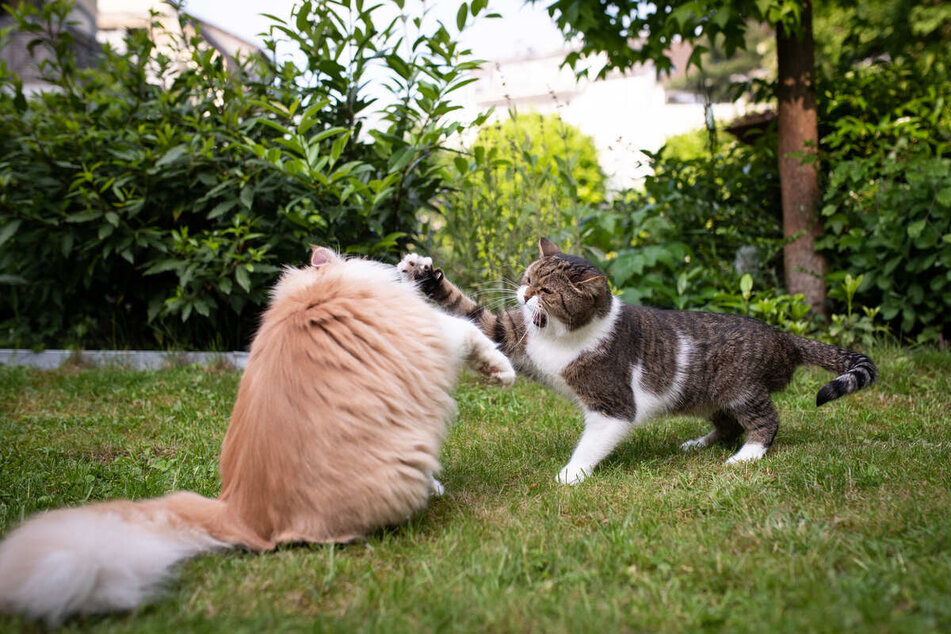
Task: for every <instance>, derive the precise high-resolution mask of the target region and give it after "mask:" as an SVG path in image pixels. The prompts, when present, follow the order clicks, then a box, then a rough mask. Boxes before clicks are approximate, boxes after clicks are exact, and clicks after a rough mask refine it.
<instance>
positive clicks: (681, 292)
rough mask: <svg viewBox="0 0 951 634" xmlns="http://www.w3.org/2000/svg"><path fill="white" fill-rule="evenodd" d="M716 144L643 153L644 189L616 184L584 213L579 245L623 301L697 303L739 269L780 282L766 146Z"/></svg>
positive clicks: (731, 283) (775, 195)
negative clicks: (646, 159)
mask: <svg viewBox="0 0 951 634" xmlns="http://www.w3.org/2000/svg"><path fill="white" fill-rule="evenodd" d="M723 148H724V149H723V152H722V153H721V154H717V155H715V156H712V157H710V156H708V157H698V158H687V159H684V158H680V157H678V156H669V155H668V154H667V153H665V151H664V150H662V151H661V152H659V153H658V154H652V155H649V156H650V159H651V165H652V167H653V170H654V173H653V175H651V176H649V177H648V178H647V179H646V180H645V183H644V188H643V189H642V190H629V191H626V192H622V193H621V194H620V195H619V196H618V197H616V198H615V200H614V201H613V205H612V208H611V210H610V211H609V212H604V213H601V214H600V215H598V216H597V217H595V218H592V219H591V222H590V224H591V225H594V226H593V227H591V228H590V229H589V230H588V232H587V234H586V235H587V236H588V237H587V238H586V245H587V246H588V247H589V249H590V250H591V251H592V252H593V253H594V254H595V256H596V257H598V258H600V259H601V260H602V262H603V263H604V264H605V266H606V267H607V269H608V270H609V271H610V274H611V276H612V280H613V283H614V284H615V285H616V286H617V287H618V288H619V289H620V291H621V292H622V294H623V296H624V297H625V299H627V300H628V301H632V302H634V303H640V302H642V301H643V302H647V303H651V304H652V305H655V306H660V307H673V308H692V307H699V306H704V305H706V304H707V303H708V302H709V301H710V300H711V298H712V297H713V296H714V295H715V294H716V293H717V292H718V291H720V290H722V289H728V288H733V289H736V288H737V284H738V282H739V279H740V276H741V274H742V273H743V272H749V273H751V274H752V275H753V276H754V277H755V278H756V280H757V282H758V284H759V285H761V286H765V287H770V288H779V287H780V281H781V280H782V270H781V264H782V262H781V257H780V251H781V249H782V244H783V242H782V229H781V219H780V213H781V212H780V205H779V186H778V176H777V170H776V155H775V151H774V150H771V148H770V146H769V145H768V143H762V144H761V145H757V146H755V147H749V146H742V145H738V144H734V145H724V146H723ZM738 257H739V259H740V260H743V261H741V262H740V263H739V264H740V266H737V259H738ZM738 269H739V270H738Z"/></svg>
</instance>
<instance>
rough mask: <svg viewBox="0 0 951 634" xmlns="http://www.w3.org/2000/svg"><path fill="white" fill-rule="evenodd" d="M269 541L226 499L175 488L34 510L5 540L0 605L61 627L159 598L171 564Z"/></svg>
mask: <svg viewBox="0 0 951 634" xmlns="http://www.w3.org/2000/svg"><path fill="white" fill-rule="evenodd" d="M238 544H244V545H247V546H250V547H252V548H260V547H267V546H268V544H265V543H262V542H260V540H257V539H256V538H255V537H254V536H253V535H250V534H249V532H248V531H247V530H246V529H245V528H244V527H243V525H242V523H241V522H239V521H236V520H234V519H233V518H231V517H230V513H228V509H227V506H226V505H225V503H224V502H220V501H218V500H210V499H208V498H204V497H201V496H200V495H197V494H194V493H173V494H171V495H167V496H165V497H162V498H157V499H154V500H144V501H141V502H125V501H122V502H107V503H103V504H95V505H91V506H85V507H79V508H71V509H59V510H55V511H49V512H46V513H41V514H39V515H35V516H33V517H32V518H30V519H28V520H27V521H26V522H24V523H23V524H22V525H20V526H19V527H17V528H16V529H15V530H13V531H12V532H11V533H10V534H9V535H7V537H6V538H5V539H4V540H3V542H0V609H2V610H3V611H6V612H15V613H20V614H25V615H26V616H28V617H30V618H32V619H36V620H40V619H42V620H44V621H46V623H47V624H49V625H56V624H58V623H60V622H62V620H63V619H65V618H66V617H68V616H70V615H73V614H88V613H94V612H108V611H112V610H128V609H131V608H134V607H136V606H138V605H142V604H143V603H146V602H148V601H149V600H151V599H153V598H154V597H155V595H156V594H157V592H158V591H159V590H160V588H161V586H162V583H163V582H164V581H166V580H167V579H168V578H169V575H170V573H171V569H172V567H173V566H174V565H175V564H176V563H178V562H180V561H182V560H184V559H187V558H189V557H192V556H194V555H197V554H199V553H202V552H206V551H212V550H219V549H225V548H230V547H233V546H235V545H238Z"/></svg>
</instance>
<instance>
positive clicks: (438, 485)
mask: <svg viewBox="0 0 951 634" xmlns="http://www.w3.org/2000/svg"><path fill="white" fill-rule="evenodd" d="M429 488H430V490H431V491H432V496H433V497H434V498H438V497H440V496H442V495H443V494H444V493H445V492H446V487H444V486H443V484H442V482H440V481H439V480H437V479H436V478H434V477H433V476H429Z"/></svg>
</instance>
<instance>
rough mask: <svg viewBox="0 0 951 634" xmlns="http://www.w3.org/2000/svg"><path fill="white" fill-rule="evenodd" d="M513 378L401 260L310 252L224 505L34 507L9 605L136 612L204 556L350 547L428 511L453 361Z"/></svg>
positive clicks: (238, 433) (280, 297) (252, 402)
mask: <svg viewBox="0 0 951 634" xmlns="http://www.w3.org/2000/svg"><path fill="white" fill-rule="evenodd" d="M462 361H469V362H470V363H471V364H472V365H473V366H474V367H476V368H477V369H480V370H482V371H483V372H485V373H486V374H488V375H489V376H490V377H492V378H494V379H495V380H496V381H498V382H502V383H511V381H512V380H514V376H515V375H514V372H513V370H512V368H511V366H510V365H509V363H508V361H507V360H506V359H505V357H504V356H502V355H501V353H499V352H498V351H497V350H496V349H495V347H494V346H493V345H492V343H491V342H490V341H489V340H488V339H487V338H485V337H484V336H483V335H481V333H479V332H478V330H477V329H476V328H475V327H474V326H473V325H472V324H470V323H469V322H466V321H464V320H460V319H457V318H454V317H449V316H448V315H445V314H444V313H441V312H439V311H437V310H436V309H435V308H433V307H431V306H430V305H429V304H428V303H427V302H426V301H425V300H424V299H423V298H422V297H421V296H420V295H419V294H418V293H417V292H416V290H415V288H414V287H413V285H412V284H408V283H403V282H401V281H400V280H399V275H398V273H397V271H396V269H394V268H393V267H388V266H386V265H382V264H378V263H374V262H370V261H367V260H359V259H350V260H346V259H343V258H340V257H338V256H337V255H336V254H334V253H333V252H331V251H329V250H327V249H322V248H315V250H314V253H313V255H312V266H310V267H307V268H301V269H294V268H290V269H287V270H286V271H285V273H284V275H283V276H282V277H281V279H280V281H279V282H278V284H277V285H276V287H275V288H274V291H273V295H272V302H271V306H270V307H269V309H268V311H267V312H266V313H265V315H264V318H263V320H262V324H261V327H260V330H259V331H258V333H257V335H256V336H255V338H254V341H253V343H252V344H251V355H250V359H249V361H248V366H247V368H246V370H245V372H244V375H243V377H242V379H241V383H240V386H239V388H238V397H237V401H236V402H235V406H234V410H233V412H232V414H231V422H230V425H229V427H228V431H227V434H226V436H225V439H224V444H223V446H222V450H221V463H220V472H221V480H222V490H221V495H220V496H219V497H218V499H217V500H212V499H208V498H204V497H202V496H200V495H197V494H194V493H187V492H178V493H173V494H170V495H167V496H165V497H162V498H158V499H154V500H145V501H139V502H131V501H115V502H106V503H101V504H94V505H90V506H85V507H80V508H73V509H60V510H54V511H49V512H46V513H41V514H38V515H36V516H34V517H32V518H30V519H28V520H27V521H26V522H24V523H23V524H22V525H20V526H19V527H18V528H16V529H15V530H13V531H12V532H11V533H9V534H8V535H7V537H6V538H5V540H4V541H3V542H2V543H0V609H2V610H4V611H8V612H17V613H23V614H26V615H28V616H29V617H31V618H34V619H43V620H45V621H46V622H47V623H49V624H56V623H59V622H61V621H62V619H64V618H66V617H68V616H69V615H71V614H75V613H91V612H103V611H110V610H122V609H129V608H133V607H135V606H137V605H140V604H142V603H144V602H146V601H148V600H150V599H151V598H153V597H154V596H155V594H156V593H157V591H158V590H159V589H160V587H161V585H162V583H163V581H165V580H166V579H167V578H168V575H169V573H170V570H171V568H172V567H173V566H174V564H175V563H177V562H179V561H181V560H183V559H186V558H188V557H191V556H194V555H196V554H198V553H201V552H207V551H211V550H216V549H226V548H234V547H244V548H248V549H252V550H260V551H263V550H270V549H272V548H274V547H275V545H276V544H279V543H283V542H341V541H349V540H352V539H354V538H358V537H361V536H363V535H366V534H367V532H368V531H371V530H373V529H374V528H377V527H380V526H384V525H389V524H396V523H400V522H403V521H405V520H406V519H407V518H408V517H409V516H410V515H412V514H413V513H414V512H416V511H418V510H419V509H421V508H422V507H423V506H425V505H426V503H427V500H428V499H429V497H430V495H431V493H432V487H433V486H434V482H435V481H434V480H433V479H432V476H433V474H434V473H436V472H438V471H439V451H440V446H441V443H442V440H443V437H444V435H445V431H446V421H447V419H448V418H449V417H450V416H451V414H452V412H453V409H454V403H453V400H452V398H451V396H450V394H449V390H450V388H451V387H452V383H453V381H454V377H455V371H456V368H457V367H458V365H459V363H460V362H462Z"/></svg>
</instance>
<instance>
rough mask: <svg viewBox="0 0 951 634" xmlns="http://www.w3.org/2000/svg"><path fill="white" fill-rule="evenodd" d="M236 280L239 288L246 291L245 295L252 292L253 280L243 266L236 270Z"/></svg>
mask: <svg viewBox="0 0 951 634" xmlns="http://www.w3.org/2000/svg"><path fill="white" fill-rule="evenodd" d="M234 280H235V281H236V282H237V283H238V286H240V287H241V288H243V289H244V292H245V293H250V292H251V278H250V277H249V276H248V270H247V269H246V268H244V267H243V266H239V267H238V268H236V269H235V270H234Z"/></svg>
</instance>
